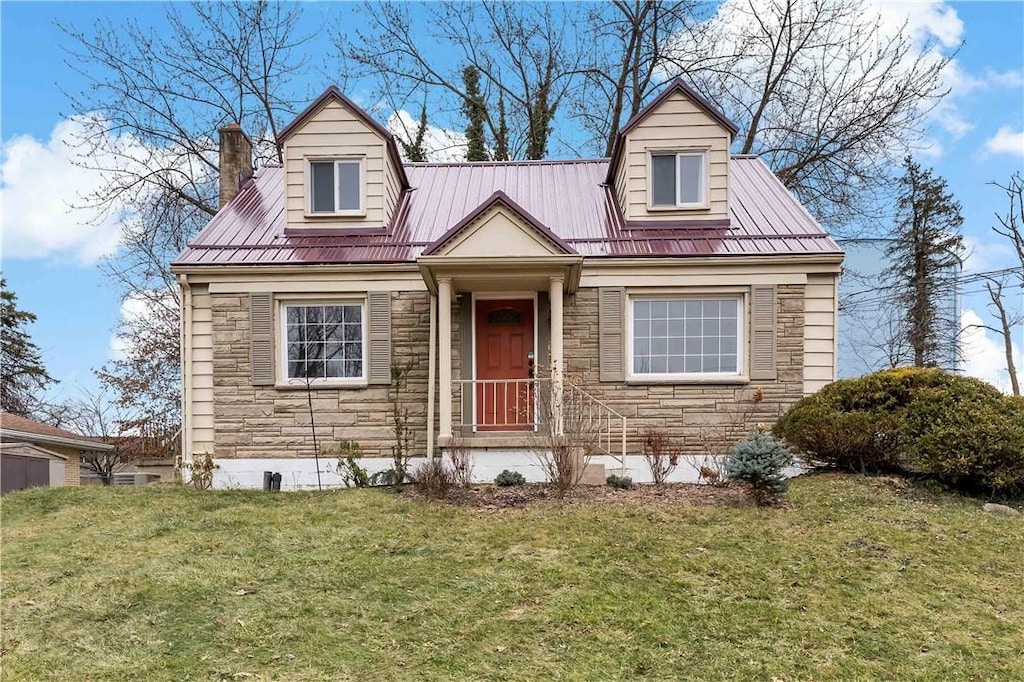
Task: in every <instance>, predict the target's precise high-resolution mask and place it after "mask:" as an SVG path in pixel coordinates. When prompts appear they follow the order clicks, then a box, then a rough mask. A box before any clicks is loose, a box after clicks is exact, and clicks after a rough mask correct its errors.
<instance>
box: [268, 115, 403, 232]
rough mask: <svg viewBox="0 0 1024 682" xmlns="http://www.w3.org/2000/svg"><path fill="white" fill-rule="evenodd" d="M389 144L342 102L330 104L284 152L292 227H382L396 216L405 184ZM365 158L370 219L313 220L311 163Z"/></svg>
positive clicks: (365, 179)
mask: <svg viewBox="0 0 1024 682" xmlns="http://www.w3.org/2000/svg"><path fill="white" fill-rule="evenodd" d="M386 151H387V150H386V144H385V141H384V139H383V138H381V136H380V135H379V134H378V133H377V132H376V131H374V130H373V129H372V128H370V127H369V126H368V125H366V123H365V122H364V121H363V120H362V119H360V118H359V117H357V116H356V115H354V114H353V113H352V112H350V111H349V110H348V109H346V108H345V107H344V106H343V105H342V104H341V103H340V102H337V101H334V100H331V101H328V102H327V103H326V104H325V105H324V106H323V107H322V108H321V109H320V110H319V111H318V112H316V113H315V114H314V115H313V116H312V117H311V118H310V119H309V120H308V121H306V122H305V123H304V124H303V125H302V127H301V128H299V129H298V130H296V131H295V132H294V133H293V134H292V135H291V137H289V138H288V140H287V142H286V143H285V147H284V165H285V185H286V187H285V190H286V191H285V201H286V214H287V222H288V226H289V227H314V228H315V227H321V228H323V227H346V226H351V227H379V226H382V225H385V224H387V223H388V221H389V220H390V218H391V216H392V215H393V212H394V209H395V207H396V205H397V203H398V194H399V187H400V181H399V179H398V173H397V171H396V169H394V168H393V167H392V164H391V159H390V157H389V156H388V154H387V153H386ZM315 157H319V158H361V159H363V163H364V166H363V178H364V192H365V194H364V198H363V200H364V207H365V209H366V215H364V216H345V217H341V216H331V217H310V216H309V215H308V207H309V196H308V189H307V168H306V166H307V163H308V159H310V158H315Z"/></svg>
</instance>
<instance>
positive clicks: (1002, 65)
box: [0, 1, 1024, 396]
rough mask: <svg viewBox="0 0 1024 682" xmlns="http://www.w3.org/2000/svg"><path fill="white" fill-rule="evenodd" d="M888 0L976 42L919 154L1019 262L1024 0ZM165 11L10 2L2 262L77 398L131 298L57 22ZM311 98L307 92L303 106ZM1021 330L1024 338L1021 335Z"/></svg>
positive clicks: (977, 369) (994, 366)
mask: <svg viewBox="0 0 1024 682" xmlns="http://www.w3.org/2000/svg"><path fill="white" fill-rule="evenodd" d="M885 6H886V11H888V12H890V13H895V14H896V15H901V14H902V16H906V15H907V14H908V13H909V15H910V17H911V25H912V26H913V27H915V30H918V31H922V32H930V33H931V34H932V35H935V36H941V37H944V38H945V39H947V40H948V41H952V42H955V41H956V40H960V39H962V40H963V41H964V46H963V48H962V49H961V50H960V52H959V53H958V54H957V55H956V63H955V65H954V68H955V71H954V72H952V73H951V74H950V87H952V89H953V92H952V94H951V96H950V98H949V99H948V101H947V102H946V103H945V104H944V105H943V108H942V111H940V112H938V113H937V114H936V116H935V117H934V119H933V123H932V125H931V127H930V129H929V131H928V137H929V139H930V140H931V141H932V142H933V143H934V144H933V146H932V147H931V149H929V150H924V151H923V152H922V153H921V154H920V155H919V158H920V160H921V161H922V162H924V163H925V164H927V165H931V166H932V167H934V168H935V170H936V171H937V172H938V173H939V174H940V175H942V176H944V177H945V178H946V179H947V180H948V181H949V185H950V188H951V189H952V191H953V192H954V194H955V195H956V197H957V198H958V199H959V200H960V201H961V202H962V203H963V206H964V217H965V223H964V232H965V234H966V235H967V236H968V238H969V242H970V243H971V244H972V246H973V252H974V253H973V255H972V256H971V258H970V259H969V260H968V263H967V270H968V271H975V270H979V269H984V270H987V269H992V268H995V267H1005V266H1007V265H1010V264H1011V263H1012V261H1010V260H1009V253H1008V252H1006V251H1004V250H1003V249H1001V248H999V246H998V244H997V243H996V242H994V241H993V240H992V238H991V236H990V233H989V226H990V225H991V224H992V222H993V213H995V212H996V211H1002V210H1003V209H1004V206H1003V202H1002V200H1001V197H1000V195H999V192H998V191H997V190H995V189H994V188H992V187H990V186H988V185H987V183H988V182H990V181H993V180H1000V181H1005V179H1006V178H1008V177H1009V175H1010V174H1011V173H1012V172H1014V171H1018V170H1021V169H1022V167H1024V141H1022V138H1021V131H1022V130H1024V87H1022V84H1021V72H1022V71H1024V41H1022V38H1021V36H1022V35H1024V3H1020V2H970V3H942V2H934V1H933V2H917V3H913V4H899V5H896V4H892V3H885ZM353 9H354V6H353V5H351V4H346V3H311V4H308V5H307V6H306V10H307V11H306V13H305V18H304V22H305V24H306V28H307V30H309V31H310V32H315V31H316V30H317V29H318V28H319V27H322V26H325V25H345V26H348V27H351V26H352V25H353V23H354V22H356V21H357V19H356V18H355V17H354V16H353V13H352V10H353ZM162 13H163V8H162V7H161V6H160V5H158V4H156V3H113V2H102V3H87V2H82V3H49V2H31V3H18V2H3V3H0V88H2V89H0V97H2V103H0V142H2V144H3V159H2V163H3V168H4V171H3V172H4V177H3V183H4V185H3V189H2V190H0V191H2V192H3V232H4V234H3V245H4V252H3V261H2V269H3V273H4V276H5V277H6V278H7V280H8V285H9V286H10V288H12V289H13V290H14V291H15V292H16V293H17V295H18V297H19V300H20V302H21V305H22V307H23V308H25V309H27V310H30V311H32V312H34V313H36V314H37V315H38V318H39V319H38V322H37V323H36V324H35V325H34V326H33V327H32V328H31V333H32V335H33V337H34V339H35V341H36V342H37V344H38V345H39V346H40V347H41V349H42V351H43V357H44V360H45V363H46V365H47V367H48V368H49V369H50V371H51V373H52V374H53V375H54V376H55V377H56V378H58V379H60V380H61V382H62V384H61V386H60V387H59V388H58V392H59V393H60V394H62V395H65V396H73V395H74V394H76V393H77V392H78V391H79V390H80V389H81V388H82V387H87V388H91V387H94V386H95V381H94V379H93V378H92V376H91V371H90V370H91V369H92V368H95V367H98V366H100V365H101V364H103V362H105V361H106V360H107V359H109V358H110V356H111V353H112V343H111V337H112V333H113V330H114V328H115V327H116V325H117V323H118V321H119V319H120V316H121V305H120V300H119V296H118V294H117V292H116V291H115V290H113V289H112V287H111V282H110V281H109V280H108V279H107V278H106V277H105V276H104V275H103V273H102V272H101V271H100V269H99V268H98V266H97V264H96V262H95V260H96V259H95V255H96V252H97V251H102V250H104V247H105V245H106V244H107V243H108V242H109V240H111V239H114V238H116V227H117V226H116V224H114V223H112V222H111V221H107V222H106V223H104V224H101V225H98V226H96V225H93V226H90V225H83V224H81V222H82V220H83V219H85V218H87V217H88V213H86V212H82V211H72V210H69V209H68V208H67V204H68V203H69V202H74V201H75V191H76V188H79V187H81V186H84V187H88V186H89V185H88V181H87V180H86V179H83V178H82V173H83V171H79V170H77V169H74V168H73V166H72V165H71V164H70V162H69V161H68V158H69V154H68V153H67V151H66V150H65V149H64V146H63V143H62V142H61V140H60V139H59V138H60V137H61V134H62V130H64V129H63V128H62V127H61V126H62V125H63V126H66V125H67V121H66V118H67V116H68V115H69V114H70V113H71V112H70V111H69V109H70V106H69V104H68V102H67V100H66V98H65V96H64V95H63V91H64V90H68V91H74V90H75V89H76V88H78V87H80V85H81V77H80V76H79V75H78V74H77V73H75V71H74V70H73V69H72V68H71V67H69V66H68V65H66V64H65V63H64V59H65V54H64V52H63V50H62V44H64V43H65V41H66V38H65V37H64V35H63V34H62V32H61V31H60V29H59V28H58V27H57V26H56V22H57V21H60V22H62V23H64V24H67V25H70V26H73V27H76V28H79V29H87V28H88V27H89V26H90V25H91V24H92V23H93V21H95V20H96V19H97V18H100V17H104V18H108V19H111V20H114V21H120V20H122V19H127V18H134V19H136V20H138V21H139V23H140V24H142V25H148V24H152V25H153V26H154V27H156V29H157V30H159V27H160V25H161V23H162V21H161V17H162ZM330 40H331V38H330V35H329V34H328V32H321V33H320V34H319V35H318V36H317V37H316V38H315V42H316V43H319V44H320V45H323V46H324V48H325V49H329V45H330ZM435 49H438V50H441V49H443V48H442V47H437V48H435ZM326 85H327V83H326V82H322V81H319V80H313V79H311V82H310V83H308V87H302V88H300V89H301V90H306V91H308V92H319V91H320V90H322V89H323V87H324V86H326ZM350 87H351V86H350ZM355 87H356V88H358V87H359V84H355ZM353 94H355V95H357V96H358V95H359V94H360V93H359V92H358V91H357V92H355V93H353ZM304 104H305V103H299V105H300V106H299V107H298V108H299V109H301V108H302V105H304ZM449 124H450V123H449ZM19 163H20V164H21V166H19ZM30 163H39V164H46V167H47V168H48V170H47V172H46V173H43V174H40V173H36V174H35V175H33V174H31V173H26V172H25V169H24V168H23V167H22V166H23V165H24V164H30ZM17 173H21V174H22V175H20V176H17V175H16V174H17ZM15 177H22V178H26V177H27V178H30V179H31V178H34V177H35V178H36V181H34V182H32V183H31V184H28V180H24V179H23V180H22V181H21V182H20V184H17V186H14V185H12V180H11V178H15ZM43 178H47V179H52V178H56V179H57V183H56V184H57V185H58V186H60V190H59V191H58V192H56V193H54V192H52V191H50V190H51V188H49V187H47V186H46V185H45V184H43V183H41V182H39V181H41V180H43ZM12 206H19V207H20V206H30V207H31V208H32V209H33V210H35V209H38V210H39V211H45V213H43V214H42V215H45V216H49V219H48V220H44V221H43V224H45V225H47V226H52V228H50V227H47V228H46V230H45V231H46V233H47V234H46V235H45V236H46V238H45V239H44V238H41V237H40V235H39V234H36V235H28V236H26V235H19V231H24V230H32V229H36V230H38V229H40V228H38V225H39V224H40V223H39V222H38V221H37V222H35V223H33V222H31V221H26V220H22V219H21V218H20V213H19V214H18V215H17V216H16V215H14V213H15V212H14V210H13V209H12ZM9 211H10V213H9ZM30 237H31V238H30ZM25 244H34V245H35V246H32V247H31V248H28V247H26V246H24V245H25ZM975 288H976V287H975ZM970 291H974V289H971V290H970ZM1018 291H1019V290H1018ZM965 307H967V308H968V309H970V310H973V311H976V312H977V313H980V314H984V312H983V311H984V305H983V302H982V301H981V300H980V299H979V297H978V296H968V298H967V299H966V301H965ZM1018 341H1019V342H1020V344H1021V345H1022V346H1024V338H1022V337H1021V336H1020V335H1018ZM992 342H993V339H992V338H975V339H974V341H973V342H972V343H973V344H974V345H975V346H976V349H974V350H972V349H968V351H969V353H970V354H971V355H972V356H976V358H975V359H974V360H970V361H969V362H973V363H974V364H973V365H972V364H969V365H968V370H969V371H970V372H971V373H974V374H979V375H982V376H986V377H989V378H995V379H998V362H999V353H1000V352H1001V351H1000V349H999V348H998V347H996V346H993V345H992ZM993 353H995V356H994V357H993Z"/></svg>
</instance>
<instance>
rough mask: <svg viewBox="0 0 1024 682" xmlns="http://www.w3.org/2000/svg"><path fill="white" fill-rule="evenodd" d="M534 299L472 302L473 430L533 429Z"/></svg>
mask: <svg viewBox="0 0 1024 682" xmlns="http://www.w3.org/2000/svg"><path fill="white" fill-rule="evenodd" d="M532 354H533V300H531V299H515V300H494V299H484V300H477V302H476V379H477V384H476V424H477V430H478V431H524V430H532V429H533V422H534V407H533V392H532V391H533V389H532V387H531V386H530V382H529V381H527V380H528V379H530V378H531V377H530V356H531V355H532Z"/></svg>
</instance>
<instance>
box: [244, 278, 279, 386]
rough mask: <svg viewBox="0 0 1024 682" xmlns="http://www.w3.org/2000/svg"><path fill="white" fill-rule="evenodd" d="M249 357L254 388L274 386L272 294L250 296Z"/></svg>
mask: <svg viewBox="0 0 1024 682" xmlns="http://www.w3.org/2000/svg"><path fill="white" fill-rule="evenodd" d="M249 356H250V360H251V362H252V383H253V386H273V385H274V313H273V296H272V295H271V294H249Z"/></svg>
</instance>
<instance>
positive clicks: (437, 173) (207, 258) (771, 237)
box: [174, 156, 842, 266]
mask: <svg viewBox="0 0 1024 682" xmlns="http://www.w3.org/2000/svg"><path fill="white" fill-rule="evenodd" d="M405 170H406V173H407V175H408V178H409V183H410V185H411V189H410V190H408V191H406V192H405V193H404V194H403V197H402V202H401V205H400V208H399V211H398V213H397V216H396V218H395V220H394V221H393V223H392V224H391V225H387V226H381V229H380V231H379V232H371V233H367V231H366V230H359V231H357V232H351V233H345V232H344V230H343V229H339V230H338V231H337V233H336V234H329V235H323V234H322V233H318V234H316V235H296V234H295V230H294V229H293V230H290V231H287V232H286V229H285V228H286V222H285V210H284V209H285V197H284V190H285V186H284V171H283V169H282V168H281V167H278V166H269V167H265V168H262V169H260V170H259V171H257V173H256V176H255V177H254V179H253V180H252V181H250V182H249V183H248V184H246V185H245V187H243V188H242V191H241V192H240V193H239V195H238V196H237V197H236V198H235V199H234V200H233V201H232V202H231V203H229V204H228V205H227V206H225V207H224V208H223V209H222V210H221V211H220V212H219V213H218V214H217V215H216V216H215V217H214V218H213V219H212V220H211V221H210V223H209V225H207V227H206V228H205V229H204V230H203V231H202V232H201V233H200V234H199V236H198V237H196V239H195V240H194V241H193V242H192V244H191V245H190V246H189V248H188V249H186V250H185V252H184V253H182V254H181V255H180V256H179V257H178V259H177V260H176V261H175V263H174V264H175V265H178V266H203V265H244V264H252V265H288V264H340V263H401V262H413V261H415V260H416V259H417V258H418V257H419V256H421V255H423V254H424V252H425V251H426V250H427V249H428V248H429V247H430V245H431V244H433V243H435V242H437V241H438V240H440V239H441V238H442V237H443V236H444V235H445V234H446V233H448V232H449V231H450V230H451V229H452V228H453V227H454V226H456V225H458V224H459V223H460V222H461V221H463V220H464V219H465V218H466V217H467V216H469V215H471V214H473V213H474V212H476V211H477V210H478V209H479V207H480V206H481V205H482V204H484V203H485V202H486V201H487V200H488V199H489V198H491V197H493V195H494V194H495V193H496V192H503V193H504V194H505V195H507V196H508V197H509V199H510V201H512V202H515V204H516V205H518V206H520V207H522V210H523V211H524V212H526V213H528V214H529V215H530V216H532V217H533V218H535V219H536V221H537V222H538V223H540V224H542V225H543V226H544V227H545V228H547V229H548V230H550V232H551V233H552V234H553V236H555V237H556V238H557V239H559V240H560V241H562V242H564V244H565V245H567V246H568V247H569V248H570V249H571V250H572V251H575V252H576V253H578V254H580V255H582V256H585V257H587V258H601V257H618V258H621V257H658V256H677V257H695V256H705V257H706V256H744V255H758V256H763V255H773V254H777V255H790V254H822V255H825V254H840V253H842V250H841V249H840V247H839V246H838V245H837V244H836V243H835V242H834V241H833V240H832V238H831V237H829V236H828V235H827V234H826V233H825V232H824V231H823V230H822V229H821V227H820V226H819V225H818V224H817V222H816V221H815V220H814V218H812V217H811V215H810V214H809V213H808V212H807V211H806V210H805V209H804V208H803V206H801V205H800V203H799V202H798V201H797V200H796V199H795V198H794V197H793V196H792V195H791V194H790V193H789V191H788V190H786V188H785V187H784V186H783V185H782V183H781V182H779V180H778V178H776V177H775V175H774V174H773V173H772V172H771V170H769V169H768V167H767V166H765V165H764V163H763V162H762V161H761V160H760V159H758V158H756V157H750V156H737V157H733V158H732V159H731V162H730V172H731V181H730V192H731V196H730V220H729V225H728V226H725V227H723V226H698V225H696V224H694V223H689V224H687V223H684V222H682V221H680V222H678V223H673V222H662V223H657V224H642V223H627V222H626V221H625V220H624V219H623V217H622V213H621V211H620V210H619V208H618V205H617V202H616V199H615V196H614V193H613V191H612V189H611V188H610V187H608V186H607V185H606V184H605V177H606V175H607V173H608V159H593V160H576V161H527V162H494V163H451V164H435V163H410V164H405Z"/></svg>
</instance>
